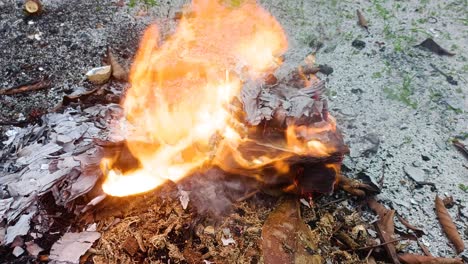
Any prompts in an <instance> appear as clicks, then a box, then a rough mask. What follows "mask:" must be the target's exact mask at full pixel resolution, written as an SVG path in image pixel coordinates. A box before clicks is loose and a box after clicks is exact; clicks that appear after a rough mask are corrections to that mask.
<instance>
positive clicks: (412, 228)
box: [397, 214, 425, 237]
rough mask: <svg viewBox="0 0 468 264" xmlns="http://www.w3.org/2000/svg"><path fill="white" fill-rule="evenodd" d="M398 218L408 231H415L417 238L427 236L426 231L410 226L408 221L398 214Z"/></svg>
mask: <svg viewBox="0 0 468 264" xmlns="http://www.w3.org/2000/svg"><path fill="white" fill-rule="evenodd" d="M397 218H398V220H399V221H400V222H401V223H402V224H403V225H404V226H405V227H406V228H408V229H410V230H412V231H414V233H415V234H416V236H418V237H421V236H422V235H424V234H425V232H424V230H422V229H421V228H418V227H415V226H414V225H412V224H410V223H409V222H408V221H407V220H406V219H404V218H403V217H401V216H400V215H398V214H397Z"/></svg>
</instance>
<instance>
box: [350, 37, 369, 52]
mask: <svg viewBox="0 0 468 264" xmlns="http://www.w3.org/2000/svg"><path fill="white" fill-rule="evenodd" d="M351 45H352V46H353V47H355V48H356V49H360V50H362V49H363V48H365V47H366V43H365V42H364V41H362V40H359V39H355V40H354V41H353V42H352V43H351Z"/></svg>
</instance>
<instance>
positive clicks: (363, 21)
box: [356, 9, 369, 32]
mask: <svg viewBox="0 0 468 264" xmlns="http://www.w3.org/2000/svg"><path fill="white" fill-rule="evenodd" d="M356 14H357V17H358V24H359V26H361V27H363V28H365V29H366V30H367V32H369V24H368V23H367V20H366V18H365V17H364V16H363V15H362V13H361V11H360V10H359V9H357V10H356Z"/></svg>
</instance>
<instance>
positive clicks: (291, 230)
mask: <svg viewBox="0 0 468 264" xmlns="http://www.w3.org/2000/svg"><path fill="white" fill-rule="evenodd" d="M262 239H263V243H262V245H263V258H264V262H265V264H276V263H278V264H280V263H297V264H301V263H304V264H306V263H311V264H314V263H317V264H318V263H322V262H323V260H322V258H321V257H320V256H319V255H311V254H310V253H309V252H307V248H310V249H312V250H313V251H315V250H317V247H318V245H317V242H318V241H317V239H314V235H313V234H312V231H311V230H310V229H309V228H308V227H307V226H306V224H305V223H304V222H303V220H302V218H301V217H300V213H299V203H298V201H297V199H294V198H287V199H285V200H284V201H282V202H281V203H280V204H279V205H278V206H277V207H276V209H275V210H274V211H273V212H271V214H270V215H269V216H268V219H267V220H266V221H265V224H264V225H263V228H262Z"/></svg>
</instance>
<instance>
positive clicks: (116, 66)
mask: <svg viewBox="0 0 468 264" xmlns="http://www.w3.org/2000/svg"><path fill="white" fill-rule="evenodd" d="M107 57H108V59H109V64H110V65H111V67H112V77H114V78H115V79H117V80H119V81H127V79H128V73H127V71H126V70H125V69H124V68H123V67H122V65H120V63H119V61H118V60H117V57H116V56H115V55H114V54H113V53H112V51H111V49H110V48H108V49H107Z"/></svg>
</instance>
